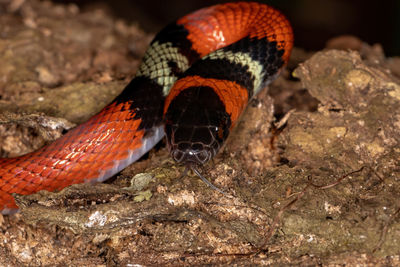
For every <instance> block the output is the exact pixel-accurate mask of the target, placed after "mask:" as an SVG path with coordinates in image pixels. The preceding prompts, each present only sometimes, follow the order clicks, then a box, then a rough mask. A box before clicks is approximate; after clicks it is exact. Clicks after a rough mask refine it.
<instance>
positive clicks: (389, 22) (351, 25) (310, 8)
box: [54, 0, 400, 56]
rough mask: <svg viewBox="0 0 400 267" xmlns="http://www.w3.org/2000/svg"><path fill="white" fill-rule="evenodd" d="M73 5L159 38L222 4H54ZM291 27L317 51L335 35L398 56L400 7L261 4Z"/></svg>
mask: <svg viewBox="0 0 400 267" xmlns="http://www.w3.org/2000/svg"><path fill="white" fill-rule="evenodd" d="M54 2H60V3H75V4H77V5H78V6H79V7H80V8H81V9H82V10H91V9H94V8H102V9H104V10H107V11H108V12H110V13H111V14H112V15H113V16H115V17H119V18H123V19H125V20H127V21H129V22H138V23H139V25H140V26H141V27H142V28H143V29H144V30H146V31H148V32H154V33H155V32H157V31H159V30H160V29H161V28H162V27H163V26H165V25H166V24H167V23H168V22H171V21H173V20H174V19H176V18H179V17H181V16H182V15H184V14H187V13H189V12H190V11H193V10H196V9H198V8H201V7H205V6H209V5H213V4H217V3H225V2H232V1H225V0H222V1H221V0H219V1H217V0H191V1H182V0H135V1H132V0H113V1H107V0H54ZM258 2H262V3H267V4H270V5H272V6H274V7H276V8H278V9H280V10H281V11H283V12H284V13H285V14H286V16H287V17H288V18H289V20H290V21H291V23H292V25H293V28H294V33H295V45H296V46H297V47H302V48H304V49H306V50H319V49H322V48H323V47H324V46H325V43H326V41H327V40H329V39H330V38H332V37H336V36H338V35H343V34H350V35H355V36H357V37H359V38H360V39H362V40H363V41H365V42H367V43H369V44H374V43H381V44H382V46H383V48H384V51H385V53H386V55H387V56H397V55H400V14H399V13H400V1H398V0H385V1H381V2H378V1H363V0H323V1H321V0H296V1H293V0H268V1H267V0H263V1H258Z"/></svg>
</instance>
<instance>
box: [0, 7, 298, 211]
mask: <svg viewBox="0 0 400 267" xmlns="http://www.w3.org/2000/svg"><path fill="white" fill-rule="evenodd" d="M292 47H293V30H292V27H291V25H290V23H289V21H288V20H287V18H286V17H285V15H283V13H281V12H280V11H278V10H277V9H275V8H273V7H271V6H268V5H265V4H261V3H256V2H234V3H224V4H217V5H214V6H210V7H205V8H201V9H199V10H197V11H194V12H192V13H190V14H188V15H185V16H183V17H182V18H180V19H177V20H176V21H174V22H172V23H170V24H168V25H167V26H166V27H165V28H163V29H162V30H161V31H160V32H158V33H157V34H156V36H155V37H154V39H153V41H152V42H151V43H150V45H149V47H148V49H147V51H146V53H145V54H144V56H143V59H142V63H141V65H140V66H139V68H138V70H137V72H136V75H135V77H134V78H133V79H132V80H131V81H130V82H129V84H128V85H127V86H126V87H125V88H124V90H123V91H122V93H121V94H120V95H118V96H117V97H116V98H115V99H114V100H113V101H112V102H111V103H110V104H109V105H107V106H106V107H104V108H103V109H102V110H101V111H100V112H98V113H97V114H96V115H94V116H93V117H91V118H90V119H89V120H88V121H86V122H85V123H83V124H81V125H78V126H77V127H75V128H73V129H71V130H69V131H68V132H67V133H66V134H65V135H63V136H62V137H60V138H59V139H57V140H55V141H54V142H53V143H50V144H48V145H46V146H44V147H42V148H40V149H39V150H36V151H33V152H30V153H28V154H25V155H22V156H19V157H15V158H1V159H0V210H1V212H2V213H3V214H10V213H13V212H15V211H17V210H18V206H17V205H16V203H15V201H14V198H13V195H12V194H14V193H15V194H21V195H28V194H33V193H35V192H38V191H40V190H47V191H59V190H61V189H63V188H65V187H67V186H69V185H72V184H78V183H84V182H102V181H105V180H106V179H108V178H110V177H112V176H113V175H115V174H116V173H118V172H120V171H121V170H122V169H124V168H125V167H127V166H128V165H130V164H132V163H133V162H135V161H137V160H138V159H140V158H141V157H142V156H143V155H144V154H145V153H147V152H148V151H149V150H150V149H152V148H153V147H154V146H155V145H156V144H157V143H158V142H159V141H160V140H161V139H162V138H164V136H166V144H167V148H168V150H169V153H170V155H171V157H172V158H173V159H174V161H176V162H177V164H182V165H185V166H187V167H189V168H191V169H193V170H194V171H195V172H196V173H197V174H198V173H199V172H198V171H197V168H198V167H200V166H202V165H204V164H206V163H207V162H208V161H210V159H212V158H213V157H214V156H215V155H216V154H217V153H218V151H219V150H220V149H221V147H222V146H223V144H224V143H225V141H226V139H227V138H228V135H229V133H230V132H231V131H232V129H233V127H234V126H235V124H237V122H238V120H239V117H240V115H241V114H242V112H243V110H244V109H245V108H246V106H247V104H248V102H249V101H250V99H252V98H253V97H254V96H255V95H257V93H258V92H259V91H260V90H262V89H263V88H265V87H266V85H268V84H269V83H270V82H272V81H273V80H274V79H275V78H276V77H277V76H278V75H279V73H280V72H281V70H282V69H283V67H284V66H285V65H286V64H287V62H288V60H289V57H290V53H291V50H292Z"/></svg>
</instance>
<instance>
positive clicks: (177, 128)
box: [165, 87, 231, 165]
mask: <svg viewBox="0 0 400 267" xmlns="http://www.w3.org/2000/svg"><path fill="white" fill-rule="evenodd" d="M230 125H231V122H230V117H229V115H228V114H227V113H226V112H225V108H224V106H223V104H222V103H221V101H220V100H219V98H218V96H216V95H215V92H213V90H212V88H209V87H191V88H188V89H185V90H183V91H182V92H181V93H180V94H179V95H178V96H176V97H175V98H174V100H173V101H171V104H170V105H169V107H168V110H167V112H166V114H165V133H166V135H167V144H168V148H169V151H170V154H171V156H172V158H173V159H174V160H175V161H176V162H178V163H182V164H186V165H187V164H193V163H195V164H197V165H203V164H205V163H206V162H208V161H209V160H210V159H212V158H213V157H214V156H215V154H217V152H218V150H219V149H220V148H221V146H222V144H223V143H224V141H225V139H226V138H227V137H228V134H229V129H230Z"/></svg>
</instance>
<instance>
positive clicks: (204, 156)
mask: <svg viewBox="0 0 400 267" xmlns="http://www.w3.org/2000/svg"><path fill="white" fill-rule="evenodd" d="M171 155H172V158H173V159H174V160H175V161H176V162H178V163H184V164H186V165H187V164H193V163H195V164H200V165H202V164H205V163H206V162H208V161H209V160H210V159H211V158H212V157H213V153H212V151H210V149H209V148H208V147H204V146H202V145H201V144H188V143H186V144H184V143H181V144H179V145H178V146H175V147H173V148H171Z"/></svg>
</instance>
